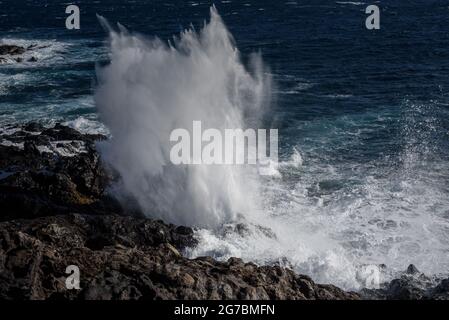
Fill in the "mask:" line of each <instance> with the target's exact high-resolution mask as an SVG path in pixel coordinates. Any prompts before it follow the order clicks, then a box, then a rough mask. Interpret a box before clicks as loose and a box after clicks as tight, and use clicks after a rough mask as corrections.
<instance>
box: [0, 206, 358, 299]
mask: <svg viewBox="0 0 449 320" xmlns="http://www.w3.org/2000/svg"><path fill="white" fill-rule="evenodd" d="M0 235H1V239H2V241H1V246H0V274H1V276H0V298H3V299H12V298H15V299H61V298H68V299H357V298H358V295H357V294H355V293H351V292H349V293H348V292H344V291H342V290H340V289H338V288H337V287H335V286H331V285H318V284H316V283H314V282H313V281H312V280H311V279H310V278H309V277H306V276H300V275H296V274H295V273H294V272H293V271H291V270H289V269H284V268H281V267H277V266H275V267H269V266H263V267H259V266H256V265H255V264H252V263H244V262H243V261H242V260H241V259H237V258H231V259H229V260H228V261H227V262H217V261H215V260H213V259H212V258H210V257H204V258H198V259H193V260H190V259H187V258H184V257H183V256H182V255H181V254H180V251H181V250H183V248H185V247H186V246H192V245H195V243H196V240H195V239H194V237H193V230H192V229H190V228H186V227H182V228H179V227H175V226H173V225H166V224H164V223H163V222H161V221H154V220H148V219H141V218H135V217H122V216H114V215H110V216H91V215H79V214H70V215H64V216H53V217H41V218H37V219H34V220H13V221H8V222H2V223H0ZM72 264H73V265H76V266H78V267H79V270H80V280H81V281H80V282H81V285H80V286H81V290H67V289H66V288H65V279H66V277H67V275H66V274H65V270H66V267H67V266H68V265H72Z"/></svg>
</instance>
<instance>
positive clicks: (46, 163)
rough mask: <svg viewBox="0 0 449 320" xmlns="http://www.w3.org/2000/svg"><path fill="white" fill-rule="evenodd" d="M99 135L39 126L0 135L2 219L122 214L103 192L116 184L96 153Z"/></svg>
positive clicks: (29, 125) (0, 205)
mask: <svg viewBox="0 0 449 320" xmlns="http://www.w3.org/2000/svg"><path fill="white" fill-rule="evenodd" d="M104 138H105V137H103V136H98V135H82V134H80V133H79V132H78V131H76V130H74V129H71V128H69V127H66V126H62V125H60V124H57V125H56V126H54V127H52V128H44V127H42V126H40V125H39V124H37V123H31V124H28V125H25V126H22V127H16V128H10V129H9V130H5V131H3V133H0V207H1V208H2V210H1V214H0V220H9V219H17V218H33V217H38V216H47V215H55V214H64V213H69V212H73V211H75V212H79V213H89V214H108V213H110V212H111V211H112V212H115V213H120V212H121V209H120V206H119V205H118V204H117V203H116V202H115V201H114V200H113V199H112V198H111V197H109V196H107V195H105V193H104V190H105V188H106V186H107V184H108V181H109V180H110V179H112V176H111V174H110V173H108V172H107V171H106V170H105V168H104V166H102V165H101V163H100V160H99V156H98V154H97V153H96V151H95V141H98V140H101V139H104Z"/></svg>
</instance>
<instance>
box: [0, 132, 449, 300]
mask: <svg viewBox="0 0 449 320" xmlns="http://www.w3.org/2000/svg"><path fill="white" fill-rule="evenodd" d="M105 138H106V137H104V136H101V135H87V134H81V133H79V132H78V131H76V130H74V129H72V128H69V127H66V126H63V125H61V124H56V125H55V126H54V127H52V128H48V127H43V126H42V125H40V124H38V123H29V124H26V125H23V126H11V127H9V128H3V129H1V131H0V206H1V208H2V210H1V214H0V243H1V246H0V299H108V300H109V299H361V298H362V299H363V298H367V299H449V279H446V280H442V281H440V282H439V283H438V284H437V285H436V286H435V285H431V284H428V285H427V287H425V286H423V285H422V283H430V282H428V281H427V282H426V277H425V276H424V275H422V274H421V273H420V272H419V271H418V270H416V268H413V267H412V266H411V267H409V270H407V272H406V273H404V275H403V276H402V277H401V278H400V279H395V280H393V281H391V282H390V283H386V284H384V285H383V286H382V288H381V289H378V290H368V289H364V290H361V291H360V292H359V293H355V292H346V291H344V290H341V289H339V288H337V287H335V286H333V285H323V284H316V283H315V282H314V281H313V280H312V279H310V278H309V277H308V276H304V275H298V274H295V273H294V272H293V271H291V270H290V269H287V268H282V267H279V266H257V265H255V264H253V263H244V262H243V261H242V260H240V259H237V258H231V259H229V260H228V261H226V262H220V261H216V260H214V259H212V258H210V257H200V258H197V259H188V258H186V257H184V256H183V255H182V252H183V250H184V249H185V248H186V247H192V246H195V244H196V240H195V237H194V230H192V229H191V228H188V227H183V226H174V225H171V224H166V223H164V222H163V221H160V220H152V219H148V218H145V217H143V215H141V214H140V213H139V212H138V211H137V210H136V211H133V212H129V211H128V210H125V209H123V208H122V207H121V206H120V204H119V202H118V201H116V200H115V199H114V198H113V197H111V196H109V195H108V194H107V192H106V190H107V187H108V185H109V184H110V183H111V181H113V180H114V179H116V178H117V176H116V175H115V174H114V173H112V171H111V170H110V169H109V168H108V167H107V166H105V165H104V164H103V163H102V162H101V160H100V157H99V155H98V153H97V152H96V149H95V143H96V141H98V140H103V139H105ZM68 265H76V266H78V267H79V269H80V280H81V281H80V287H81V289H80V290H68V289H66V286H65V279H66V277H67V276H68V275H67V274H66V273H65V270H66V267H67V266H68ZM416 279H421V280H422V281H421V282H419V281H415V280H416ZM418 283H420V284H418Z"/></svg>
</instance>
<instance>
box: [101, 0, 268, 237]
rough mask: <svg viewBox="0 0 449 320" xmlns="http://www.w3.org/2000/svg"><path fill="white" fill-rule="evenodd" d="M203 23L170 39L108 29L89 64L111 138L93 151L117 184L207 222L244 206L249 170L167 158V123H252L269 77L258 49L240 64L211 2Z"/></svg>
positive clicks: (162, 211) (167, 213)
mask: <svg viewBox="0 0 449 320" xmlns="http://www.w3.org/2000/svg"><path fill="white" fill-rule="evenodd" d="M210 13H211V17H210V21H209V23H207V24H205V25H204V27H203V28H202V29H201V30H200V31H199V32H196V31H195V30H194V29H193V28H192V29H188V30H185V31H183V32H182V33H181V34H180V36H179V37H175V38H174V39H173V41H170V42H169V43H165V42H163V41H162V40H160V39H158V38H154V39H151V40H150V39H147V38H145V37H143V36H138V35H133V34H130V33H128V32H127V31H126V30H125V29H124V28H123V27H122V26H120V27H119V29H120V31H119V32H116V31H114V30H112V28H111V27H110V26H109V25H108V24H107V23H106V22H105V20H104V19H102V21H103V25H104V26H106V27H107V28H108V30H109V36H110V63H109V64H108V65H107V66H105V67H102V68H98V70H97V76H98V87H97V90H96V94H95V102H96V105H97V108H98V111H99V114H100V117H101V119H102V121H103V122H104V124H105V125H106V126H107V127H108V129H109V130H110V133H111V136H112V138H111V139H110V140H109V141H107V142H105V143H104V144H103V145H102V146H101V152H102V154H103V157H104V159H105V160H106V161H108V162H109V163H110V164H111V165H112V166H113V167H114V168H115V169H116V170H117V171H118V172H119V173H120V175H121V177H122V184H123V189H121V190H119V192H125V193H127V194H129V195H130V196H131V197H133V198H135V200H136V201H137V203H138V205H139V206H140V208H141V210H142V211H143V212H144V213H145V214H147V215H148V216H152V217H158V218H163V219H165V220H166V221H168V222H172V223H177V224H185V225H191V226H192V225H193V226H200V227H212V228H214V227H217V226H219V225H220V224H222V223H224V222H229V221H232V220H234V219H235V218H236V216H237V214H238V213H241V214H245V213H249V212H254V211H255V210H256V207H257V204H258V203H259V201H258V200H257V194H258V192H257V189H258V182H257V180H258V177H257V172H255V170H253V169H251V168H247V167H241V166H220V165H217V166H215V165H214V166H210V165H195V166H179V165H178V166H176V165H173V164H172V163H171V162H170V159H169V154H170V148H171V144H170V141H169V137H170V133H171V132H172V131H173V130H174V129H175V128H191V127H192V123H193V121H196V120H200V121H201V122H202V124H203V126H204V127H205V128H216V129H219V130H223V129H225V128H248V127H250V126H253V127H255V126H256V125H257V124H258V123H259V120H260V117H261V116H262V114H263V111H264V110H265V109H266V107H267V105H269V99H270V96H271V90H270V88H271V79H270V77H269V76H268V75H267V74H268V73H266V72H265V71H264V67H263V64H262V62H261V59H260V56H258V55H252V56H251V58H250V63H249V65H250V66H251V68H250V71H249V70H248V69H247V68H246V67H245V66H244V65H243V64H242V62H241V60H240V55H239V51H238V50H237V48H236V46H235V45H234V40H233V39H232V36H231V35H230V33H229V32H228V30H227V29H226V27H225V25H224V24H223V22H222V20H221V18H220V16H219V15H218V13H217V11H216V9H215V8H214V7H212V8H211V11H210Z"/></svg>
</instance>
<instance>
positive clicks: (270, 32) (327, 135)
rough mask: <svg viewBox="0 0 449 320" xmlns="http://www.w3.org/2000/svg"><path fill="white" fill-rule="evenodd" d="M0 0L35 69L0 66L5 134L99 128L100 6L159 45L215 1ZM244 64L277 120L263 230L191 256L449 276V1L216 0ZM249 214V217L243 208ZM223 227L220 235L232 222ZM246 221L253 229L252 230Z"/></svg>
mask: <svg viewBox="0 0 449 320" xmlns="http://www.w3.org/2000/svg"><path fill="white" fill-rule="evenodd" d="M77 3H78V5H79V7H80V9H81V29H80V30H67V29H66V28H65V18H66V17H67V14H65V7H66V5H68V4H64V3H62V2H60V1H39V2H36V1H5V0H0V43H13V44H19V45H22V46H25V47H27V46H29V45H37V49H35V50H33V52H30V53H26V55H30V56H31V55H32V56H35V57H36V58H37V62H27V61H26V60H27V59H25V62H22V63H6V64H2V65H0V127H6V126H8V125H11V124H15V123H20V122H26V121H29V120H40V121H43V122H44V123H49V124H51V123H53V122H56V121H62V122H66V123H68V124H69V125H71V126H73V127H75V128H77V129H80V130H82V131H86V132H101V133H106V132H108V128H107V126H105V125H104V123H103V121H102V119H101V117H99V116H98V112H97V107H96V104H95V102H94V92H95V90H96V83H97V79H96V69H98V68H101V66H102V65H105V64H107V62H108V59H109V47H108V45H107V33H106V31H105V30H104V29H103V28H102V26H101V24H100V23H99V21H98V19H97V17H96V14H99V15H101V16H103V17H105V18H106V19H108V21H109V22H110V23H115V22H120V24H122V25H124V26H126V28H127V29H128V30H130V31H132V32H138V33H140V34H142V35H145V36H146V37H148V38H152V37H155V36H157V37H159V38H160V39H161V40H163V41H167V40H170V39H172V36H173V35H174V34H179V33H180V32H181V31H182V30H184V29H186V28H189V27H190V26H191V25H193V27H194V28H195V29H196V30H199V29H201V28H202V27H203V25H204V23H205V21H208V20H209V19H210V18H209V10H210V6H211V5H212V2H210V1H179V2H170V1H159V0H158V1H151V2H147V1H143V0H134V1H115V0H111V1H77ZM214 4H215V6H216V8H217V10H218V13H219V14H220V16H221V18H222V19H223V21H224V23H225V24H226V27H227V28H228V30H229V32H230V33H231V34H232V35H233V37H234V40H235V45H236V47H237V48H238V50H239V51H240V53H241V56H242V61H243V64H244V65H245V64H247V63H248V61H249V60H248V57H249V55H250V54H251V53H252V52H260V53H261V56H262V58H263V61H264V64H265V65H266V66H267V67H268V68H267V70H266V72H267V73H269V75H270V76H271V77H272V80H273V86H272V95H273V98H272V101H271V105H270V108H269V111H268V113H267V114H266V115H265V118H267V119H269V120H270V121H271V125H272V126H273V127H276V128H279V136H280V158H281V165H280V166H279V168H278V171H279V174H278V175H276V177H272V178H266V179H265V180H264V181H263V183H262V187H261V190H260V196H261V197H260V198H261V199H262V200H261V201H262V203H261V206H260V207H261V208H262V210H263V211H264V217H263V218H261V219H260V220H261V221H264V220H266V221H268V222H267V223H266V224H268V225H269V228H270V230H268V231H267V229H265V228H258V227H254V228H253V227H248V230H247V231H248V232H243V233H242V232H230V231H229V232H228V231H226V230H228V229H229V230H233V226H232V225H231V224H232V222H229V224H226V223H225V225H224V227H223V228H222V230H220V231H217V230H216V229H208V228H200V229H198V231H197V235H198V237H199V239H200V245H199V246H198V247H197V248H195V249H194V250H191V251H190V252H189V253H188V254H190V255H191V256H198V255H212V256H214V257H216V258H218V259H226V258H228V257H231V256H238V257H242V258H243V259H244V260H247V261H255V262H257V263H269V264H270V263H283V264H286V265H288V266H290V267H292V268H293V269H295V270H296V271H298V272H301V273H307V274H309V275H311V276H312V277H313V278H314V279H315V280H317V281H320V282H326V283H333V284H336V285H339V286H342V287H344V288H351V289H353V288H359V287H361V286H363V283H362V282H361V281H362V280H363V279H362V280H360V268H362V267H363V266H364V265H367V264H376V265H377V264H385V265H386V266H387V268H388V269H387V270H388V271H387V272H386V273H385V275H384V277H385V279H388V278H391V277H392V276H394V275H395V274H396V272H399V271H401V270H404V269H405V268H406V267H407V266H408V265H409V264H411V263H413V264H415V265H416V266H417V268H418V269H419V270H421V271H423V272H425V273H426V274H428V275H433V276H445V275H446V276H447V275H448V274H449V23H448V22H449V20H448V19H449V18H448V17H449V3H448V2H447V1H432V0H430V1H415V0H413V1H376V4H377V5H378V6H379V7H380V8H381V29H380V30H376V31H372V30H367V29H366V28H365V19H366V17H367V15H366V14H365V8H366V6H367V5H369V4H372V3H371V2H349V1H347V2H346V1H299V0H298V1H254V0H253V1H249V0H248V1H246V0H245V1H216V2H214ZM241 214H244V213H241ZM227 228H228V229H227ZM252 228H253V229H252Z"/></svg>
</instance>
